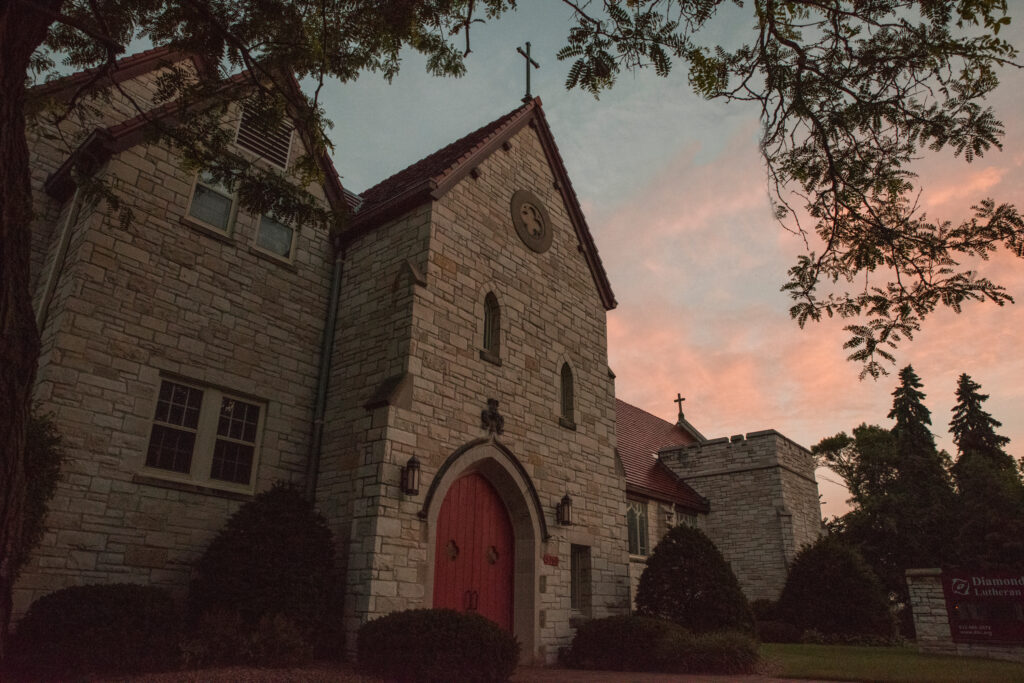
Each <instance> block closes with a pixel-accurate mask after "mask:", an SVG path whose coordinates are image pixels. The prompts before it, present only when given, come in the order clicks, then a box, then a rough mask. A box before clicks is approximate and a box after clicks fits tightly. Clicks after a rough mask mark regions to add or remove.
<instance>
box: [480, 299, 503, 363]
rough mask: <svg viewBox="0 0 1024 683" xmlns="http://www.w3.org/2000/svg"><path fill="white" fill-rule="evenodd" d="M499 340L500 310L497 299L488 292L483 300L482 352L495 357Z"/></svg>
mask: <svg viewBox="0 0 1024 683" xmlns="http://www.w3.org/2000/svg"><path fill="white" fill-rule="evenodd" d="M500 339H501V309H500V308H499V307H498V298H497V297H496V296H494V293H493V292H488V293H487V296H486V297H485V298H484V351H486V352H487V353H489V354H491V355H492V356H495V357H497V356H498V354H499V351H500V350H501V349H500Z"/></svg>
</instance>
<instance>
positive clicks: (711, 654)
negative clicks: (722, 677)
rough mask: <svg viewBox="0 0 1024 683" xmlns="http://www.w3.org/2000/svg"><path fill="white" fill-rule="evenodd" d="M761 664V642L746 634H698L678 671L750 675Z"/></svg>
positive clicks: (732, 632) (690, 644)
mask: <svg viewBox="0 0 1024 683" xmlns="http://www.w3.org/2000/svg"><path fill="white" fill-rule="evenodd" d="M759 661H760V660H759V658H758V655H757V641H756V640H754V639H753V638H751V637H750V636H749V635H747V634H746V633H739V632H737V631H718V632H715V633H698V634H696V635H694V636H692V637H691V638H690V641H689V642H688V643H687V644H686V648H685V649H684V650H683V653H682V660H681V662H680V665H679V668H677V669H676V671H678V672H679V673H695V674H696V673H699V674H747V673H753V672H754V670H755V669H756V668H757V664H758V662H759Z"/></svg>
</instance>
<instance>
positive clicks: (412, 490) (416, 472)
mask: <svg viewBox="0 0 1024 683" xmlns="http://www.w3.org/2000/svg"><path fill="white" fill-rule="evenodd" d="M419 492H420V459H419V458H417V457H416V456H415V455H414V456H412V457H411V458H409V462H407V463H406V464H405V467H403V468H402V493H404V494H405V495H407V496H415V495H417V494H419Z"/></svg>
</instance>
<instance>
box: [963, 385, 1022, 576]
mask: <svg viewBox="0 0 1024 683" xmlns="http://www.w3.org/2000/svg"><path fill="white" fill-rule="evenodd" d="M979 389H981V385H980V384H978V383H977V382H975V381H973V380H972V379H971V378H970V376H968V375H967V374H966V373H965V374H962V375H960V379H959V381H958V382H957V389H956V397H957V403H956V405H955V406H954V407H953V419H952V421H951V422H950V423H949V427H950V432H951V433H952V434H953V441H954V443H956V446H957V451H958V457H957V461H956V464H955V465H954V466H953V476H954V478H955V480H956V484H957V492H958V501H957V517H958V525H957V526H958V531H957V536H956V557H957V559H958V561H959V562H960V563H961V564H965V565H971V566H1003V565H1015V564H1021V563H1024V483H1022V482H1021V478H1020V473H1019V472H1018V470H1017V465H1016V463H1015V462H1014V460H1013V457H1011V456H1010V455H1009V454H1008V453H1006V451H1004V450H1003V448H1004V447H1005V446H1006V444H1008V443H1009V441H1010V440H1009V439H1008V438H1006V437H1005V436H1001V435H999V434H997V433H996V431H995V430H996V428H997V427H1000V426H1001V425H1002V423H1000V422H999V421H998V420H996V419H995V418H993V417H992V416H991V415H989V414H988V413H987V412H986V411H985V410H984V408H982V403H984V402H985V401H987V400H988V395H987V394H982V393H980V392H979Z"/></svg>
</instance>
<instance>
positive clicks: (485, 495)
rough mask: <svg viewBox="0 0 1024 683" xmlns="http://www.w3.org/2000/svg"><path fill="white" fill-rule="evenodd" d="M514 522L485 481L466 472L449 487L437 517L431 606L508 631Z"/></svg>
mask: <svg viewBox="0 0 1024 683" xmlns="http://www.w3.org/2000/svg"><path fill="white" fill-rule="evenodd" d="M514 560H515V541H514V538H513V535H512V522H511V521H510V520H509V517H508V511H507V510H506V509H505V504H504V503H503V502H502V500H501V498H500V497H499V496H498V493H497V491H495V490H494V487H492V486H491V485H490V484H489V483H488V482H487V480H486V479H484V478H483V477H482V476H480V475H479V474H467V475H466V476H464V477H460V478H459V479H456V480H455V483H453V484H452V487H451V488H450V489H448V495H447V496H445V499H444V503H442V504H441V512H440V514H439V515H438V518H437V544H436V546H435V549H434V607H448V608H450V609H454V610H458V611H460V612H477V613H479V614H481V615H482V616H485V617H487V618H488V619H490V620H491V621H493V622H495V623H497V624H498V625H499V626H501V627H502V628H504V629H505V630H507V631H509V632H511V631H512V573H513V569H514V567H515V561H514Z"/></svg>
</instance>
